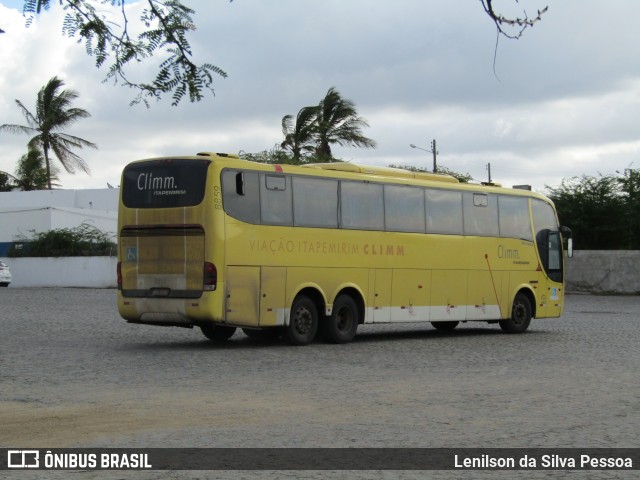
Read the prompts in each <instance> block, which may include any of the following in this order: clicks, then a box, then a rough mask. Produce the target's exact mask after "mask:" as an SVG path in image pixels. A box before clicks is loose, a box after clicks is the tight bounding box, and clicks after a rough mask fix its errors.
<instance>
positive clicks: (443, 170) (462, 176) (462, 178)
mask: <svg viewBox="0 0 640 480" xmlns="http://www.w3.org/2000/svg"><path fill="white" fill-rule="evenodd" d="M389 166H390V167H391V168H402V169H403V170H409V171H410V172H423V173H433V172H431V170H427V169H426V168H421V167H414V166H412V165H393V164H392V165H389ZM438 174H442V175H451V176H452V177H454V178H457V179H458V181H459V182H461V183H469V182H470V181H472V180H473V177H472V176H471V174H470V173H468V172H467V173H459V172H456V171H455V170H451V169H450V168H447V167H443V166H441V165H438Z"/></svg>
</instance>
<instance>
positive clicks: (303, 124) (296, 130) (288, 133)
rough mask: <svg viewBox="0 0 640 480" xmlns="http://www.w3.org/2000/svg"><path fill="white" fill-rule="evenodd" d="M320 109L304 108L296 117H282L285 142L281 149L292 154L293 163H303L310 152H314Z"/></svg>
mask: <svg viewBox="0 0 640 480" xmlns="http://www.w3.org/2000/svg"><path fill="white" fill-rule="evenodd" d="M317 118H318V107H303V108H301V109H300V111H299V112H298V115H296V118H295V122H294V120H293V115H285V116H284V117H282V134H283V135H284V141H283V142H282V143H281V144H280V147H281V148H283V149H284V150H285V151H289V152H290V153H291V157H292V160H293V163H302V162H303V158H304V156H305V155H306V154H308V153H309V152H312V151H314V141H315V135H316V123H317Z"/></svg>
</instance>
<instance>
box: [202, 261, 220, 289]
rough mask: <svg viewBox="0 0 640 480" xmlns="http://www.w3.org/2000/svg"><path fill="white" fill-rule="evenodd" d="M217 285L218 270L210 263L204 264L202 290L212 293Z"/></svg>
mask: <svg viewBox="0 0 640 480" xmlns="http://www.w3.org/2000/svg"><path fill="white" fill-rule="evenodd" d="M217 283H218V269H217V268H216V266H215V265H214V264H213V263H211V262H204V282H203V287H202V288H203V290H204V291H206V292H213V291H214V290H215V289H216V284H217Z"/></svg>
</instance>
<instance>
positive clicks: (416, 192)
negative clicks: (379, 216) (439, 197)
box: [384, 185, 425, 233]
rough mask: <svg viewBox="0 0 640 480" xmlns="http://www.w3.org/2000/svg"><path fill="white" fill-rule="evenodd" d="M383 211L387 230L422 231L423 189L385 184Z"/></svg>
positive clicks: (423, 218)
mask: <svg viewBox="0 0 640 480" xmlns="http://www.w3.org/2000/svg"><path fill="white" fill-rule="evenodd" d="M384 213H385V225H386V230H387V231H388V232H418V233H424V231H425V216H424V189H422V188H416V187H408V186H405V185H385V186H384Z"/></svg>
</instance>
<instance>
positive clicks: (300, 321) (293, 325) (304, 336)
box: [283, 295, 318, 345]
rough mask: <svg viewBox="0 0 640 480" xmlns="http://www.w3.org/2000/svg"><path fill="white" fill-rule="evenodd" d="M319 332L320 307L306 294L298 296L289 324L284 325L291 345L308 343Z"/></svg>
mask: <svg viewBox="0 0 640 480" xmlns="http://www.w3.org/2000/svg"><path fill="white" fill-rule="evenodd" d="M316 333H318V309H317V308H316V305H315V303H313V301H312V300H311V299H310V298H309V297H307V296H305V295H300V296H298V297H296V299H295V300H294V301H293V305H292V306H291V312H290V313H289V325H287V326H286V327H284V330H283V336H284V338H285V340H286V341H287V342H289V343H290V344H291V345H307V344H309V343H311V342H312V341H313V339H314V338H315V336H316Z"/></svg>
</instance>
